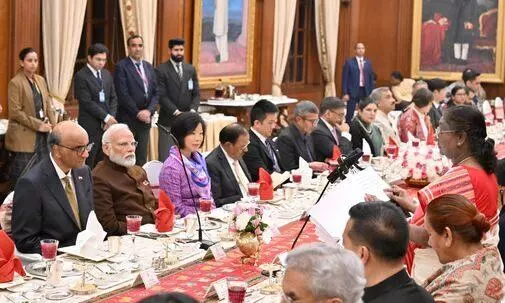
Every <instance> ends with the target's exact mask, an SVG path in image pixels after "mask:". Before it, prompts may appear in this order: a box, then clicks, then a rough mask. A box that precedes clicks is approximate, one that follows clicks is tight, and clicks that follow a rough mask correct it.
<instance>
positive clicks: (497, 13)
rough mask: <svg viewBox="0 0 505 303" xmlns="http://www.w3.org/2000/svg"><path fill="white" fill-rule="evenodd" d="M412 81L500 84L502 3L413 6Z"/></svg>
mask: <svg viewBox="0 0 505 303" xmlns="http://www.w3.org/2000/svg"><path fill="white" fill-rule="evenodd" d="M413 17H414V18H413V22H414V23H413V27H412V28H413V32H412V67H411V70H412V77H414V78H434V77H440V78H443V79H445V80H449V81H454V80H461V73H462V72H463V70H464V69H466V68H473V69H475V70H476V71H478V72H480V73H482V76H481V80H482V81H483V82H493V83H502V82H504V72H505V67H504V63H505V61H504V59H505V50H504V38H505V29H504V18H505V0H414V16H413Z"/></svg>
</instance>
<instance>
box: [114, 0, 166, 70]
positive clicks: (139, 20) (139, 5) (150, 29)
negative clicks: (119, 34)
mask: <svg viewBox="0 0 505 303" xmlns="http://www.w3.org/2000/svg"><path fill="white" fill-rule="evenodd" d="M119 7H120V11H121V23H122V24H123V35H124V41H125V49H126V47H127V45H126V40H127V39H128V37H130V36H132V35H135V34H138V35H140V36H142V39H143V40H144V60H146V61H148V62H150V63H153V59H154V47H155V38H156V9H157V7H158V1H157V0H119Z"/></svg>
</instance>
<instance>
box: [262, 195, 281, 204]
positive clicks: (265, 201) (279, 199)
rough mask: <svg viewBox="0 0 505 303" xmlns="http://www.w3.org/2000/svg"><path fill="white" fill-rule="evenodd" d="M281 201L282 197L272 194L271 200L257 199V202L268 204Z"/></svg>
mask: <svg viewBox="0 0 505 303" xmlns="http://www.w3.org/2000/svg"><path fill="white" fill-rule="evenodd" d="M282 201H283V197H279V196H274V198H273V199H272V200H259V201H258V203H270V204H279V203H280V202H282Z"/></svg>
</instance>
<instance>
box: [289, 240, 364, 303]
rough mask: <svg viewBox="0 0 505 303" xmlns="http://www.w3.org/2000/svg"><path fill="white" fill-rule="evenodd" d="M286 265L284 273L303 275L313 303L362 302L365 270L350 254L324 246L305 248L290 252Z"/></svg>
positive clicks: (352, 254)
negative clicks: (331, 301)
mask: <svg viewBox="0 0 505 303" xmlns="http://www.w3.org/2000/svg"><path fill="white" fill-rule="evenodd" d="M286 264H287V266H286V270H294V271H297V272H300V273H303V274H305V275H306V277H307V286H308V288H309V291H310V292H311V293H312V295H313V296H314V297H315V298H316V300H324V299H330V298H340V299H341V300H342V301H343V302H344V303H357V302H362V301H361V297H362V296H363V289H364V287H365V283H366V280H365V270H364V267H363V263H362V262H361V260H360V259H359V258H358V257H357V256H356V255H355V254H354V253H353V252H351V251H348V250H346V249H345V248H342V247H337V246H330V245H328V244H324V243H316V244H309V245H304V246H300V247H299V248H297V249H295V250H293V251H291V252H290V253H289V254H288V257H287V259H286Z"/></svg>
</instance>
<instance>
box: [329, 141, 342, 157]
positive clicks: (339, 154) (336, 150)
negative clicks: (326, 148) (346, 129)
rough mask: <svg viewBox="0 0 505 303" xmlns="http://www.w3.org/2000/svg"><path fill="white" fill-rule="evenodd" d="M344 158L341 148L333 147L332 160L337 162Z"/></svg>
mask: <svg viewBox="0 0 505 303" xmlns="http://www.w3.org/2000/svg"><path fill="white" fill-rule="evenodd" d="M340 156H342V152H340V148H338V146H336V145H333V154H332V155H331V160H333V161H335V160H338V158H340Z"/></svg>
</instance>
